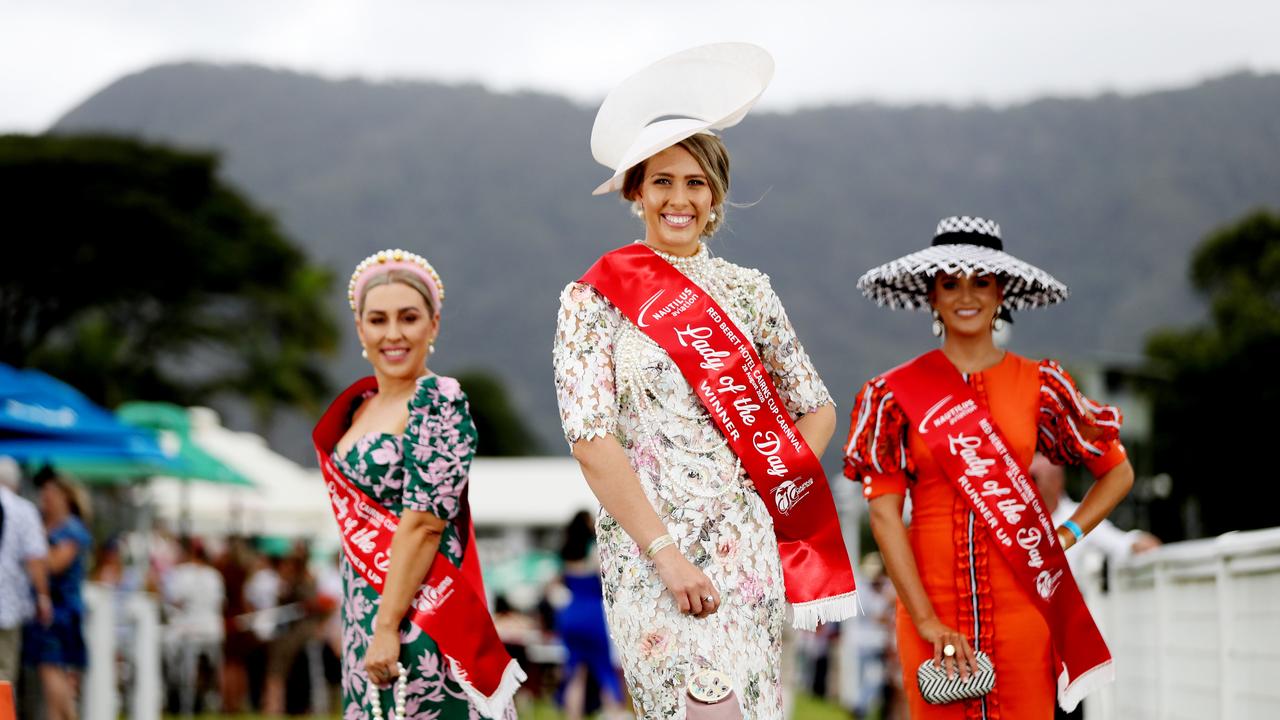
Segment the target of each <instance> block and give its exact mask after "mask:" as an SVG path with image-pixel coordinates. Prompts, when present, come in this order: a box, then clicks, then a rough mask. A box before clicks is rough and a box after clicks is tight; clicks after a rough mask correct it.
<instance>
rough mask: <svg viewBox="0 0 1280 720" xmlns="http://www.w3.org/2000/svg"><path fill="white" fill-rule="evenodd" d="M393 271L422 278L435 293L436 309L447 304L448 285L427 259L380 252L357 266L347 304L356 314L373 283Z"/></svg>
mask: <svg viewBox="0 0 1280 720" xmlns="http://www.w3.org/2000/svg"><path fill="white" fill-rule="evenodd" d="M392 270H407V271H408V272H411V273H413V274H414V275H417V276H418V277H419V278H421V279H422V282H424V283H425V284H426V286H427V289H428V290H430V291H431V305H432V307H433V308H434V309H435V311H436V312H440V306H441V305H442V304H444V283H442V282H440V275H439V274H438V273H436V269H435V268H433V267H431V263H429V262H427V259H426V258H424V257H422V256H421V255H417V254H415V253H411V252H408V251H407V250H379V251H378V252H376V253H374V254H372V255H370V256H369V257H367V258H365V259H364V260H361V261H360V264H359V265H356V269H355V272H353V273H351V282H349V283H347V302H348V303H350V305H351V311H352V312H355V311H356V301H357V299H358V298H359V297H360V295H361V293H363V292H364V286H365V285H366V284H368V282H369V280H370V279H371V278H373V277H374V276H376V275H381V274H383V273H386V272H390V271H392Z"/></svg>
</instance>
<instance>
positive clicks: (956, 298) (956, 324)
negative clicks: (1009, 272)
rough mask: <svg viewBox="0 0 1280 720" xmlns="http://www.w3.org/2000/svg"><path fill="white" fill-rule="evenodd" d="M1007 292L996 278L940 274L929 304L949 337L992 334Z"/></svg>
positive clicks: (931, 292)
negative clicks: (935, 311) (994, 322)
mask: <svg viewBox="0 0 1280 720" xmlns="http://www.w3.org/2000/svg"><path fill="white" fill-rule="evenodd" d="M1003 301H1004V291H1003V290H1002V289H1001V283H1000V281H999V279H998V278H997V277H996V276H995V275H950V274H948V273H942V272H940V273H938V274H937V276H935V277H934V280H933V289H932V290H931V291H930V293H929V303H930V304H931V305H933V309H934V310H937V311H938V314H939V315H940V316H941V319H942V324H943V325H944V326H946V328H947V335H948V336H954V337H969V336H978V335H983V334H986V335H990V334H991V321H992V320H993V319H995V316H996V313H997V312H999V311H1000V303H1001V302H1003Z"/></svg>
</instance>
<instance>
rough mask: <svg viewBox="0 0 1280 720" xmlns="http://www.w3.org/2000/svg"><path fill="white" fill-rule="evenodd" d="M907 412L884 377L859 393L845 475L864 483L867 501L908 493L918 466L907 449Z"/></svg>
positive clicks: (852, 421)
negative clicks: (908, 487) (909, 482)
mask: <svg viewBox="0 0 1280 720" xmlns="http://www.w3.org/2000/svg"><path fill="white" fill-rule="evenodd" d="M907 427H908V424H907V415H906V413H905V412H903V410H902V407H901V406H900V405H898V403H897V401H896V400H894V399H893V392H892V391H891V390H889V388H888V386H886V385H885V382H884V379H883V378H875V379H873V380H871V381H869V382H867V384H866V385H863V386H862V390H861V391H860V392H859V393H858V397H857V400H856V401H855V403H854V406H853V413H852V415H851V417H850V421H849V439H848V441H847V442H846V443H845V447H844V474H845V477H847V478H849V479H850V480H853V481H854V482H860V483H862V495H863V497H865V498H866V499H868V500H871V499H873V498H876V497H879V496H881V495H886V494H890V493H892V494H896V495H906V493H907V480H908V478H909V477H913V476H914V475H915V465H914V464H913V463H912V461H911V454H910V453H909V452H908V451H907Z"/></svg>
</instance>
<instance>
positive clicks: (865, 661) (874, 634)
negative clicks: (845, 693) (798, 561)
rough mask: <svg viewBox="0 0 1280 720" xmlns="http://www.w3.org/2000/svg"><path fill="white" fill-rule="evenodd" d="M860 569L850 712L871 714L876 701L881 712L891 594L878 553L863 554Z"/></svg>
mask: <svg viewBox="0 0 1280 720" xmlns="http://www.w3.org/2000/svg"><path fill="white" fill-rule="evenodd" d="M860 569H861V571H862V572H861V573H860V574H859V576H858V577H859V579H861V580H862V587H863V588H865V590H864V591H863V592H861V593H860V594H859V595H858V600H859V602H861V603H862V609H863V613H862V614H861V615H859V616H858V617H857V618H856V619H854V620H853V623H852V624H853V626H854V644H855V645H856V647H857V649H858V695H857V699H856V700H855V701H854V705H853V714H854V717H857V718H866V717H871V711H872V708H874V707H876V705H880V706H881V712H882V713H883V706H884V705H885V703H884V702H883V700H884V698H885V690H886V688H885V680H886V677H887V675H886V673H885V665H886V663H887V661H888V653H889V651H890V645H891V644H892V640H893V612H894V597H893V593H892V585H891V583H890V582H889V577H888V576H887V575H885V574H884V561H883V560H881V559H880V554H879V553H868V554H867V555H866V556H865V557H863V558H862V565H861V567H860Z"/></svg>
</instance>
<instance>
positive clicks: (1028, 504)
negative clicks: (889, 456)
mask: <svg viewBox="0 0 1280 720" xmlns="http://www.w3.org/2000/svg"><path fill="white" fill-rule="evenodd" d="M884 380H885V384H886V385H887V386H888V387H889V389H891V390H892V391H893V396H894V399H895V400H897V401H898V404H899V405H901V406H902V409H903V411H904V412H905V413H906V414H907V417H908V418H910V419H911V422H913V423H916V430H917V432H919V433H920V437H921V439H923V440H924V442H925V444H926V445H928V446H929V451H930V452H931V453H933V458H934V460H935V461H936V462H937V463H938V465H939V466H940V467H941V468H942V469H943V471H944V472H946V473H947V476H948V477H950V478H951V481H952V482H953V483H955V486H956V490H957V491H958V492H959V493H960V496H961V497H963V498H964V499H965V500H966V501H967V502H968V503H969V507H970V508H972V509H973V512H974V513H975V514H976V515H977V517H979V518H981V519H982V522H983V524H984V525H985V526H986V528H987V531H988V532H989V533H990V534H991V537H992V539H993V540H994V543H993V544H994V545H995V547H996V548H997V549H999V551H1000V554H1001V555H1002V556H1003V557H1004V559H1005V561H1006V562H1008V563H1009V567H1010V568H1012V569H1013V573H1014V575H1015V576H1016V577H1017V578H1018V582H1019V584H1020V585H1021V586H1022V589H1023V590H1025V591H1026V592H1027V596H1028V597H1030V598H1031V601H1032V604H1034V605H1035V606H1036V608H1037V609H1039V610H1040V612H1041V614H1043V615H1044V619H1045V621H1046V622H1047V623H1048V624H1049V631H1050V635H1051V637H1052V639H1053V649H1054V654H1055V655H1056V656H1057V660H1058V662H1059V663H1060V664H1061V668H1060V672H1059V673H1058V702H1059V704H1060V705H1062V708H1063V709H1064V710H1066V711H1067V712H1070V711H1072V710H1074V709H1075V707H1076V705H1077V704H1079V702H1080V701H1081V700H1082V699H1084V696H1085V695H1087V694H1088V693H1089V692H1090V691H1092V690H1094V689H1096V688H1097V687H1100V686H1101V685H1104V684H1106V683H1108V682H1111V681H1112V680H1114V679H1115V668H1114V667H1113V666H1112V664H1111V652H1110V651H1109V650H1107V644H1106V642H1105V641H1103V639H1102V634H1101V633H1100V632H1098V626H1097V625H1095V624H1094V622H1093V616H1092V615H1090V614H1089V608H1088V606H1086V605H1085V603H1084V598H1083V597H1082V596H1081V595H1080V589H1079V588H1078V587H1076V582H1075V579H1074V578H1072V576H1071V569H1070V568H1069V567H1068V566H1067V556H1066V554H1065V553H1064V552H1063V551H1062V546H1061V545H1060V544H1059V543H1058V534H1057V532H1056V531H1055V528H1054V526H1053V520H1052V519H1051V518H1050V516H1049V513H1047V512H1046V511H1045V507H1044V503H1043V501H1042V500H1041V499H1040V492H1039V490H1038V489H1037V488H1036V485H1035V483H1034V482H1031V481H1030V480H1029V479H1028V478H1029V476H1028V474H1027V471H1026V470H1025V469H1024V468H1023V467H1022V466H1021V465H1019V464H1018V461H1017V460H1016V459H1014V457H1013V454H1012V453H1011V451H1010V450H1009V444H1008V442H1006V441H1005V439H1004V436H1003V435H1001V433H1000V428H998V427H997V426H996V424H995V421H994V420H992V418H991V413H990V412H988V411H987V409H986V408H985V407H983V406H982V404H981V403H979V402H978V397H977V395H976V394H975V393H974V392H973V389H972V388H970V387H969V384H968V383H966V382H965V381H964V378H963V377H962V376H961V375H960V373H959V372H958V371H957V370H956V368H955V366H954V365H952V364H951V361H950V360H948V359H947V356H946V355H944V354H943V353H942V351H941V350H933V351H931V352H928V353H925V354H924V355H921V356H920V357H918V358H916V359H915V360H912V361H911V362H909V363H907V364H905V365H902V366H900V367H897V368H895V369H893V370H891V371H889V372H888V373H887V374H886V375H885V376H884Z"/></svg>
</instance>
